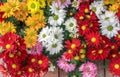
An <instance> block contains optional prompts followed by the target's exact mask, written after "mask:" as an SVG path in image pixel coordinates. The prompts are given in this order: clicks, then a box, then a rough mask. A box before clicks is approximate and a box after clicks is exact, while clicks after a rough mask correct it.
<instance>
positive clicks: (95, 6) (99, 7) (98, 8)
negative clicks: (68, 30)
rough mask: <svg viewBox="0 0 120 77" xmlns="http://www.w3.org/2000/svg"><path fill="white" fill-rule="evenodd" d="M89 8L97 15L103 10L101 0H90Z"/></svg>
mask: <svg viewBox="0 0 120 77" xmlns="http://www.w3.org/2000/svg"><path fill="white" fill-rule="evenodd" d="M90 9H91V10H92V11H94V12H95V13H96V15H97V16H98V17H99V14H101V12H102V11H103V10H105V9H104V7H103V1H94V2H92V3H91V5H90Z"/></svg>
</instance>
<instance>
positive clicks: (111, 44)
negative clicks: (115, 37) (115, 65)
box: [109, 42, 118, 51]
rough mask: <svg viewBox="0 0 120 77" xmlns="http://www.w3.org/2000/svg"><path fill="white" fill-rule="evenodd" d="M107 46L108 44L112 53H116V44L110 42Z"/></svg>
mask: <svg viewBox="0 0 120 77" xmlns="http://www.w3.org/2000/svg"><path fill="white" fill-rule="evenodd" d="M109 44H110V48H111V50H113V51H117V50H118V46H117V44H116V42H111V43H109Z"/></svg>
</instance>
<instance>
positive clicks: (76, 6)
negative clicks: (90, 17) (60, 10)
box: [72, 0, 81, 9]
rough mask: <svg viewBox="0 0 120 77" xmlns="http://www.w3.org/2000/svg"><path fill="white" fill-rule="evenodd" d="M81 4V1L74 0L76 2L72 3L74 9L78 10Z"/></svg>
mask: <svg viewBox="0 0 120 77" xmlns="http://www.w3.org/2000/svg"><path fill="white" fill-rule="evenodd" d="M80 2H81V0H74V1H73V2H72V7H74V8H76V9H78V8H79V4H80Z"/></svg>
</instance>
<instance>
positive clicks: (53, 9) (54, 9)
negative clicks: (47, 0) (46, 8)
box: [50, 1, 66, 14]
mask: <svg viewBox="0 0 120 77" xmlns="http://www.w3.org/2000/svg"><path fill="white" fill-rule="evenodd" d="M50 11H51V12H52V14H59V13H65V12H66V11H65V10H64V9H63V8H62V7H59V6H58V4H57V3H56V2H55V1H53V2H52V5H51V6H50Z"/></svg>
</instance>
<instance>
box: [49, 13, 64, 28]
mask: <svg viewBox="0 0 120 77" xmlns="http://www.w3.org/2000/svg"><path fill="white" fill-rule="evenodd" d="M65 16H66V15H65V14H64V13H59V14H54V15H53V16H50V17H49V18H48V23H49V24H50V25H52V26H58V25H61V24H62V23H63V22H64V18H65Z"/></svg>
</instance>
